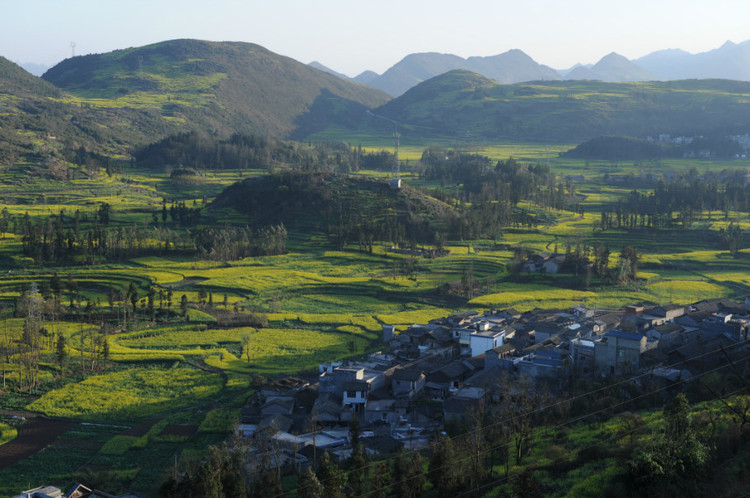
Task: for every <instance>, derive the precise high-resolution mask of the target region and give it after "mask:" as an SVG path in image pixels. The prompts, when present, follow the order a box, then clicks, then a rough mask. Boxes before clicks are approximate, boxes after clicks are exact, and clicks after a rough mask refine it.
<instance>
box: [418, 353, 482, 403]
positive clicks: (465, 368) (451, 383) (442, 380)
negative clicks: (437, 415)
mask: <svg viewBox="0 0 750 498" xmlns="http://www.w3.org/2000/svg"><path fill="white" fill-rule="evenodd" d="M474 370H475V369H474V367H473V366H472V365H471V364H470V363H468V362H465V361H461V360H454V361H452V362H451V363H449V364H447V365H445V366H444V367H441V368H440V369H438V370H437V371H436V372H433V373H431V374H429V375H428V376H427V383H426V384H425V391H426V392H427V394H428V395H429V396H430V397H431V398H433V399H443V398H445V397H446V396H447V395H448V393H450V392H454V391H456V390H457V389H458V388H459V387H461V385H462V384H463V382H464V380H466V378H467V377H469V376H470V375H472V374H473V373H474Z"/></svg>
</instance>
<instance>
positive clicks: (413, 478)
mask: <svg viewBox="0 0 750 498" xmlns="http://www.w3.org/2000/svg"><path fill="white" fill-rule="evenodd" d="M424 484H425V475H424V469H423V468H422V457H421V455H420V454H419V452H414V453H413V454H410V455H409V456H408V457H407V456H406V455H405V454H404V451H403V449H399V452H398V453H397V454H396V458H395V459H394V460H393V493H394V494H395V495H396V496H401V497H406V498H416V497H419V496H422V487H423V486H424Z"/></svg>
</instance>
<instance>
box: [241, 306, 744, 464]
mask: <svg viewBox="0 0 750 498" xmlns="http://www.w3.org/2000/svg"><path fill="white" fill-rule="evenodd" d="M749 306H750V302H745V303H741V302H737V301H731V300H725V299H712V300H704V301H701V302H697V303H694V304H692V305H688V306H678V305H669V306H653V307H647V306H638V305H632V306H628V307H626V308H624V309H621V310H598V309H597V310H594V309H590V308H587V307H585V306H582V305H578V306H574V307H572V308H569V309H563V310H552V309H534V310H531V311H528V312H525V313H520V312H518V311H516V310H514V309H506V310H502V311H498V310H488V311H485V312H483V313H479V312H473V311H468V312H462V313H456V314H453V315H451V316H447V317H443V318H436V319H434V320H431V321H430V322H429V323H427V324H415V325H412V326H410V327H409V328H407V329H406V330H404V331H403V332H401V333H399V334H396V331H395V330H394V328H393V326H388V325H385V326H383V346H384V348H383V351H381V352H377V353H373V354H370V355H368V356H366V357H362V358H358V359H349V360H346V361H342V362H336V363H328V364H323V365H320V369H319V371H320V374H319V377H318V379H317V380H313V379H310V380H304V379H301V378H297V377H287V378H282V379H278V380H275V381H273V382H270V383H269V384H267V385H265V386H263V387H262V388H261V389H259V390H258V391H257V392H255V393H254V395H253V396H252V397H251V398H250V400H249V402H248V404H247V406H246V407H245V409H244V410H243V414H242V420H241V423H240V424H239V426H238V435H239V436H241V437H242V438H244V439H245V440H251V441H254V442H255V443H256V444H254V445H252V446H254V447H256V448H258V450H257V451H258V452H259V453H263V454H265V453H266V450H267V448H268V447H273V448H275V449H276V456H274V457H272V458H271V460H270V461H269V462H271V461H272V462H274V463H273V465H280V466H283V467H294V468H295V469H296V470H297V471H299V469H301V468H305V467H306V466H308V465H310V464H311V462H313V461H315V460H316V459H317V458H319V457H320V455H321V454H322V453H323V452H328V453H329V454H330V455H331V458H333V459H334V460H337V461H343V460H345V459H347V458H350V457H351V454H352V442H351V438H352V430H351V428H352V424H355V425H356V428H357V431H358V434H357V435H356V436H354V437H356V438H357V439H358V443H359V444H360V445H362V446H363V447H364V449H365V451H367V453H368V454H369V455H370V456H371V457H372V458H378V457H385V456H386V455H388V454H392V453H393V452H395V451H397V450H398V449H399V448H403V449H406V450H410V449H421V448H426V447H428V446H429V444H430V443H431V441H433V440H434V437H435V435H436V434H439V433H442V431H444V428H445V426H446V424H447V423H450V422H451V421H456V420H460V419H461V418H462V417H466V416H467V415H468V414H469V413H471V411H472V410H476V409H487V408H488V407H491V406H492V405H493V404H495V403H497V402H498V401H499V400H501V399H502V397H503V396H504V395H505V393H504V392H503V390H504V389H505V390H507V389H512V386H513V383H514V382H517V381H518V380H519V379H526V380H530V381H531V382H533V383H535V384H537V385H538V386H540V387H541V386H543V388H544V389H545V390H547V391H548V392H549V393H550V396H551V398H554V396H555V395H557V394H559V393H561V392H562V391H563V390H565V389H566V388H568V387H569V386H570V385H571V384H572V383H574V382H576V381H578V380H580V379H585V378H588V379H598V380H600V381H604V382H607V381H612V382H614V381H615V380H618V381H619V380H622V379H630V382H631V383H632V384H633V385H634V386H636V387H640V386H641V384H644V385H645V383H646V382H649V383H651V384H653V383H657V384H661V385H667V386H668V385H673V386H678V387H677V388H678V389H679V388H680V387H679V386H684V385H687V384H689V382H690V379H691V378H692V377H693V376H695V375H697V374H699V373H701V372H705V371H706V370H708V369H710V368H714V367H715V366H716V365H719V364H723V363H724V362H726V361H727V359H728V358H729V357H730V356H729V354H730V353H727V351H731V355H737V354H740V353H741V352H746V350H747V347H748V346H747V339H748V329H749V328H750V317H749V316H748V307H749ZM730 361H731V360H730ZM509 386H511V387H509ZM258 443H259V444H258ZM270 443H273V444H270ZM261 460H262V459H258V461H259V462H260V461H261Z"/></svg>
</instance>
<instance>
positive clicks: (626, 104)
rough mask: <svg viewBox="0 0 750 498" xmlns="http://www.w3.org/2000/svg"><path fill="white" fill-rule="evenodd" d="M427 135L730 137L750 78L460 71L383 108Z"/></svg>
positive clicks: (747, 123) (745, 115) (740, 119)
mask: <svg viewBox="0 0 750 498" xmlns="http://www.w3.org/2000/svg"><path fill="white" fill-rule="evenodd" d="M376 112H377V113H378V114H379V115H382V116H384V117H387V118H389V119H392V120H395V121H397V122H399V123H400V124H402V125H403V126H404V128H411V129H412V130H413V131H414V132H420V133H424V134H428V133H431V134H448V135H454V136H473V137H481V138H487V139H525V140H559V141H562V140H567V141H583V140H587V139H590V138H593V137H596V136H601V135H627V136H634V137H645V136H648V135H652V136H653V135H659V134H671V135H686V136H696V135H726V134H740V133H746V132H747V130H748V128H750V83H746V82H736V81H728V80H685V81H670V82H647V83H604V82H597V81H545V82H536V83H522V84H515V85H501V84H498V83H495V82H494V81H492V80H489V79H487V78H484V77H482V76H480V75H478V74H474V73H470V72H467V71H452V72H450V73H447V74H444V75H442V76H438V77H436V78H433V79H432V80H428V81H426V82H424V83H422V84H421V85H419V86H417V87H415V88H412V89H411V90H409V91H408V92H406V93H405V94H404V95H403V96H401V97H399V98H397V99H394V100H392V101H390V102H388V103H387V104H385V105H383V106H382V107H380V108H378V109H377V111H376Z"/></svg>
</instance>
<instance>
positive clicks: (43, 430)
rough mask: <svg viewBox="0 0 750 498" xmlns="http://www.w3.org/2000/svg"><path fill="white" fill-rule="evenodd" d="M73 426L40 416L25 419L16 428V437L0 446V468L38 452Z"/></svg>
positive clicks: (72, 424) (69, 423)
mask: <svg viewBox="0 0 750 498" xmlns="http://www.w3.org/2000/svg"><path fill="white" fill-rule="evenodd" d="M74 426H75V424H74V423H71V422H65V421H62V420H49V419H44V418H40V417H36V418H32V419H29V420H27V421H26V423H24V424H23V425H22V426H21V427H20V428H19V429H18V437H16V439H14V440H13V441H11V442H9V443H6V444H4V445H2V446H0V470H2V469H4V468H6V467H9V466H11V465H13V464H14V463H16V462H18V461H20V460H23V459H24V458H27V457H30V456H31V455H34V454H35V453H38V452H39V451H41V450H42V449H44V448H46V447H47V446H48V445H50V444H51V443H53V442H54V441H55V440H56V439H57V438H58V436H60V434H62V433H64V432H65V431H68V430H70V429H72V428H73V427H74Z"/></svg>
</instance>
